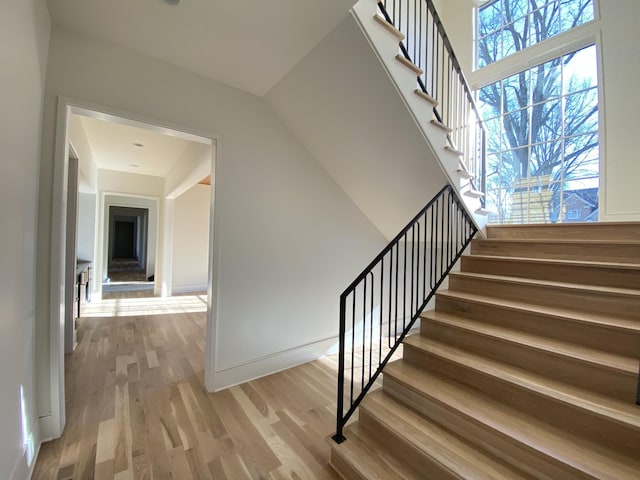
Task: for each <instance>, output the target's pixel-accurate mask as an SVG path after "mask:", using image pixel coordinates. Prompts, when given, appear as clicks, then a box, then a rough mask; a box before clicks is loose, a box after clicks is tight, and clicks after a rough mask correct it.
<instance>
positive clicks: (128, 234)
mask: <svg viewBox="0 0 640 480" xmlns="http://www.w3.org/2000/svg"><path fill="white" fill-rule="evenodd" d="M114 233H115V235H114V245H113V258H135V241H136V237H135V223H133V222H119V221H116V222H115V232H114Z"/></svg>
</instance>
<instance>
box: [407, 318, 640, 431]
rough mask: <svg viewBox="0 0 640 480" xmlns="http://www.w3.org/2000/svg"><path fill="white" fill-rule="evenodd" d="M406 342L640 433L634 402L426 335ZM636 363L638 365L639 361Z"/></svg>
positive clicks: (408, 339)
mask: <svg viewBox="0 0 640 480" xmlns="http://www.w3.org/2000/svg"><path fill="white" fill-rule="evenodd" d="M438 316H439V317H441V319H440V320H441V321H443V322H446V321H450V322H451V323H454V320H459V319H457V318H452V317H453V316H450V315H446V314H441V313H440V315H438ZM461 323H463V322H461ZM404 343H406V344H409V345H412V346H413V347H415V348H419V349H421V350H425V351H429V352H432V353H434V354H435V355H438V356H440V357H445V358H447V359H448V360H449V361H453V362H455V363H457V364H462V365H464V366H465V367H467V368H471V369H473V370H475V371H477V372H479V373H480V374H483V375H488V376H492V377H494V378H497V379H501V380H504V381H508V382H509V383H512V384H515V385H518V386H519V387H521V388H525V389H528V390H531V391H535V392H538V393H539V394H542V395H544V396H546V397H549V398H553V399H555V400H557V401H560V402H563V403H565V404H570V405H573V406H575V407H577V408H580V409H581V410H586V411H588V412H591V413H593V414H596V415H598V416H601V417H606V418H608V419H611V420H614V421H616V422H618V423H620V424H624V425H627V426H629V427H632V428H634V429H635V430H637V431H638V433H639V434H640V410H639V409H638V407H637V406H635V405H633V404H629V403H627V402H624V401H622V400H618V399H615V398H612V397H608V396H606V395H601V394H598V393H595V392H592V391H589V390H586V389H583V388H579V387H576V386H573V385H569V384H567V383H564V382H561V381H558V380H554V379H552V378H548V377H545V376H544V375H539V374H536V373H532V372H529V371H527V370H525V369H522V368H520V367H516V366H513V365H508V364H505V363H502V362H499V361H496V360H492V359H490V358H487V357H483V356H482V355H479V354H476V353H471V352H467V351H463V350H462V349H460V348H457V347H454V346H450V345H447V344H445V343H442V342H439V341H437V340H432V339H430V338H428V337H425V336H423V335H411V336H409V337H406V338H405V340H404ZM632 363H633V362H632ZM635 363H636V364H637V362H635ZM636 367H637V365H636ZM636 370H637V368H636ZM633 373H634V374H635V373H636V372H635V371H634V372H633Z"/></svg>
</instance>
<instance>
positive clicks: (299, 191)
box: [39, 28, 384, 413]
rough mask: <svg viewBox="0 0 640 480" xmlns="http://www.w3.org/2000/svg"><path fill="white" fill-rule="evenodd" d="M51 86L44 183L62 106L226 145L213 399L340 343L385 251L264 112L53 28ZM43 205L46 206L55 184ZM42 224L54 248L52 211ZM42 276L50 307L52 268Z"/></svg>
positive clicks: (255, 101)
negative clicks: (360, 286)
mask: <svg viewBox="0 0 640 480" xmlns="http://www.w3.org/2000/svg"><path fill="white" fill-rule="evenodd" d="M78 71H81V72H82V75H81V76H79V75H76V74H75V72H78ZM47 79H48V80H47V97H46V108H45V125H44V134H43V149H44V154H43V162H42V174H43V177H44V178H48V179H50V178H51V173H52V169H53V152H54V132H55V102H56V95H66V96H68V97H72V98H77V99H81V100H85V101H87V102H91V103H94V104H98V105H104V106H106V107H108V108H110V109H113V110H116V111H120V112H131V113H133V114H135V115H136V116H139V117H142V119H145V120H152V119H155V120H157V122H158V123H160V124H164V125H167V126H173V127H177V126H180V127H182V128H186V129H193V130H194V131H198V132H212V134H215V135H216V136H217V137H218V139H219V141H218V158H217V166H216V171H215V185H216V187H215V192H216V193H215V212H216V217H215V235H214V236H215V241H214V243H215V249H214V255H215V261H216V263H215V265H216V269H217V282H216V284H215V287H216V289H217V291H216V290H214V294H216V295H215V297H216V298H217V301H216V299H215V298H214V299H213V302H214V318H215V323H214V324H213V325H212V328H213V330H214V331H213V333H212V335H213V337H214V338H215V340H216V343H215V345H214V348H213V352H212V355H211V358H210V359H209V360H208V362H209V365H214V364H215V372H214V373H213V375H209V377H208V380H209V382H208V386H209V387H210V388H218V387H223V386H225V385H229V384H232V383H236V382H240V381H244V380H246V379H248V378H251V377H254V376H256V375H261V374H265V373H269V372H271V371H273V370H274V369H278V368H285V367H286V366H289V365H291V364H292V363H295V362H301V361H306V360H309V359H310V358H313V356H317V355H318V354H320V353H321V352H322V351H323V349H324V347H325V346H326V344H327V343H333V342H334V341H335V339H334V336H335V335H336V333H337V324H338V312H337V310H338V296H339V294H340V292H341V291H342V289H343V288H344V287H345V286H346V285H347V284H348V282H350V281H351V280H352V279H353V278H354V277H355V276H356V275H357V274H358V273H359V271H360V270H361V269H362V267H363V266H364V265H365V263H366V262H368V261H369V260H370V259H371V258H372V256H373V255H375V253H377V251H378V250H379V249H380V248H381V247H382V246H383V244H384V239H383V238H382V235H380V233H379V232H378V231H377V230H376V229H375V228H374V227H373V226H372V225H371V223H370V222H369V221H368V220H367V219H366V218H365V217H364V216H363V215H362V213H361V212H360V211H359V210H358V209H357V207H356V206H355V205H354V204H353V203H352V202H351V201H350V200H349V199H348V197H347V196H346V195H345V194H344V192H342V190H341V189H340V188H339V187H338V186H337V185H336V184H335V182H333V181H332V179H331V178H330V177H329V176H328V174H327V173H326V172H325V171H324V170H323V169H322V168H321V167H320V165H319V164H318V163H317V162H316V161H315V160H314V159H313V158H312V157H311V156H310V154H309V153H308V152H307V151H306V150H305V149H304V148H303V147H302V146H301V145H300V143H299V142H298V141H297V140H296V139H295V138H294V137H293V135H292V134H291V133H290V132H289V131H288V130H287V129H286V128H285V127H284V126H283V125H282V124H281V123H280V122H279V121H278V119H277V118H276V117H275V116H274V115H273V113H272V112H271V110H270V109H269V108H268V106H267V105H266V104H265V103H264V101H263V100H261V99H259V98H257V97H254V96H252V95H249V94H246V93H243V92H241V91H239V90H235V89H233V88H230V87H227V86H223V85H221V84H218V83H215V82H213V81H210V80H207V79H205V78H203V77H200V76H198V75H194V74H190V73H187V72H185V71H184V70H181V69H179V68H176V67H173V66H170V65H168V64H166V63H163V62H160V61H156V60H154V59H151V58H149V57H145V56H143V55H140V54H137V53H134V52H131V51H127V50H124V49H122V48H119V47H116V46H113V45H110V44H108V43H104V42H100V41H97V40H92V39H90V38H88V37H86V36H83V35H81V34H77V33H74V32H71V31H67V30H63V29H57V28H54V32H53V35H52V43H51V54H50V70H49V75H48V77H47ZM178 129H179V128H178ZM41 195H42V198H43V202H46V201H50V198H51V195H52V184H51V181H49V182H48V183H47V182H43V185H42V188H41ZM39 221H40V223H39V226H40V227H41V228H40V230H39V231H40V232H42V238H41V241H42V243H43V244H44V245H47V243H48V238H47V235H48V232H49V231H50V217H49V215H47V212H46V210H43V215H42V216H41V217H40V219H39ZM42 258H43V260H44V259H45V258H46V249H45V251H44V252H43V255H42ZM40 273H42V277H41V278H43V284H42V285H40V287H41V291H42V292H43V295H46V292H47V291H48V288H49V285H47V284H46V280H47V278H48V275H47V273H48V272H47V263H46V262H44V261H43V262H42V265H41V272H40ZM43 313H44V312H43ZM39 321H40V322H41V323H44V324H46V322H47V316H46V314H44V315H41V316H40V317H39ZM43 330H44V329H43ZM47 350H48V349H47V346H46V345H43V349H42V351H41V353H42V356H44V357H47V356H48V351H47ZM214 360H215V361H214ZM209 373H211V372H209ZM46 381H47V379H43V382H46ZM42 413H46V410H45V411H43V412H42Z"/></svg>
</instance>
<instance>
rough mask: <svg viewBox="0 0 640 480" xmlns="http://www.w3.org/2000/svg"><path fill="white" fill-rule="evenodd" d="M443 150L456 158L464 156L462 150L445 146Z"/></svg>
mask: <svg viewBox="0 0 640 480" xmlns="http://www.w3.org/2000/svg"><path fill="white" fill-rule="evenodd" d="M444 149H445V150H446V151H447V152H449V153H452V154H454V155H456V156H458V157H461V156H463V155H464V152H463V151H462V150H458V149H456V148H454V147H452V146H451V145H445V146H444Z"/></svg>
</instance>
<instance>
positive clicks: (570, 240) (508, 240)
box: [474, 238, 640, 245]
mask: <svg viewBox="0 0 640 480" xmlns="http://www.w3.org/2000/svg"><path fill="white" fill-rule="evenodd" d="M474 241H476V242H483V243H535V244H553V243H558V244H562V245H566V244H580V245H603V244H606V245H639V244H640V240H584V239H579V240H578V239H573V238H551V239H546V238H478V239H476V240H474Z"/></svg>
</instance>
